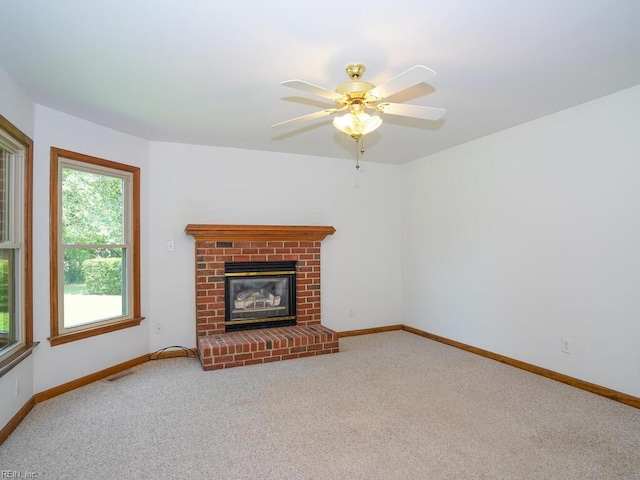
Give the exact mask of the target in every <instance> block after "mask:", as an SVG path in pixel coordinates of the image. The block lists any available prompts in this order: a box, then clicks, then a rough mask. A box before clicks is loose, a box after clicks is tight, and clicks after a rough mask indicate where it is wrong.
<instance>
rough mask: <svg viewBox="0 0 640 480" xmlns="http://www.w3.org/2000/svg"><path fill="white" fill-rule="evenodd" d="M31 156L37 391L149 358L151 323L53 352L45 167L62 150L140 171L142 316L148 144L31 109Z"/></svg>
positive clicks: (146, 302) (146, 303) (146, 292)
mask: <svg viewBox="0 0 640 480" xmlns="http://www.w3.org/2000/svg"><path fill="white" fill-rule="evenodd" d="M35 140H36V141H35V152H34V215H33V230H34V245H33V248H34V252H33V262H34V271H33V282H34V285H33V292H34V339H35V340H39V341H40V345H39V346H38V347H37V348H36V349H35V351H34V357H35V360H34V364H35V391H36V392H41V391H43V390H47V389H49V388H52V387H55V386H58V385H61V384H64V383H66V382H69V381H71V380H75V379H78V378H80V377H83V376H85V375H89V374H91V373H95V372H97V371H100V370H103V369H105V368H108V367H111V366H113V365H116V364H118V363H122V362H125V361H127V360H131V359H132V358H135V357H138V356H140V355H144V354H147V353H149V335H150V329H149V322H148V321H146V320H145V321H143V322H142V324H141V325H140V326H137V327H132V328H127V329H124V330H119V331H117V332H112V333H108V334H104V335H99V336H96V337H91V338H86V339H83V340H79V341H75V342H70V343H66V344H62V345H58V346H55V347H51V346H50V344H49V341H48V340H47V337H48V336H49V334H50V324H49V318H50V316H49V313H50V308H49V301H50V298H49V163H50V159H49V158H50V157H49V155H50V149H51V147H58V148H63V149H66V150H71V151H74V152H79V153H83V154H86V155H91V156H95V157H100V158H106V159H108V160H113V161H116V162H121V163H126V164H129V165H135V166H138V167H140V168H141V184H142V185H141V190H142V192H141V203H142V206H141V216H142V225H141V243H142V248H141V250H142V258H141V270H142V285H141V287H142V313H143V315H144V314H145V312H147V311H148V310H149V307H148V306H149V289H148V278H149V277H148V272H149V261H148V258H149V255H148V253H147V251H146V248H145V246H146V244H147V243H148V220H147V219H148V198H147V197H148V189H149V182H148V171H149V166H148V165H149V144H148V142H147V141H145V140H141V139H139V138H136V137H132V136H130V135H125V134H123V133H120V132H117V131H114V130H111V129H108V128H105V127H102V126H99V125H96V124H93V123H90V122H87V121H84V120H81V119H79V118H76V117H72V116H69V115H65V114H63V113H60V112H57V111H55V110H51V109H49V108H46V107H42V106H40V105H36V107H35Z"/></svg>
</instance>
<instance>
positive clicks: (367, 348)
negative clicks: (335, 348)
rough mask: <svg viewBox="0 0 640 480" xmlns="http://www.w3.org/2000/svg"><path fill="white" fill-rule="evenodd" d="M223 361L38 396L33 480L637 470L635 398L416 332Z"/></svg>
mask: <svg viewBox="0 0 640 480" xmlns="http://www.w3.org/2000/svg"><path fill="white" fill-rule="evenodd" d="M340 346H341V350H342V351H341V352H340V353H339V354H334V355H326V356H321V357H316V358H305V359H298V360H290V361H285V362H277V363H271V364H265V365H257V366H251V367H241V368H233V369H229V370H225V371H213V372H204V371H202V370H201V368H200V365H199V364H198V361H197V360H194V359H168V360H158V361H153V362H149V363H147V364H144V365H141V366H139V367H136V368H135V369H133V373H132V374H131V375H128V376H124V377H122V378H120V379H119V380H116V381H113V382H108V381H106V380H104V381H100V382H96V383H94V384H91V385H88V386H86V387H83V388H81V389H78V390H74V391H72V392H69V393H67V394H65V395H62V396H59V397H56V398H54V399H52V400H49V401H47V402H44V403H41V404H38V405H36V407H35V408H34V409H33V410H32V412H31V413H30V414H29V415H28V416H27V418H26V419H25V420H24V421H23V422H22V424H20V426H19V427H18V428H17V429H16V431H15V432H14V433H13V434H12V435H11V436H10V437H9V438H8V439H7V441H6V442H5V443H4V444H3V445H2V446H0V470H2V469H5V470H6V469H9V470H17V471H21V472H34V473H35V474H37V478H38V479H55V480H62V479H81V478H91V479H109V480H112V479H133V478H135V479H153V480H157V479H181V478H191V479H199V478H207V479H225V480H231V479H295V480H302V479H318V480H319V479H367V480H369V479H385V480H386V479H432V480H440V479H452V480H453V479H455V480H461V479H510V480H515V479H518V480H519V479H532V480H533V479H535V480H540V479H563V480H568V479H575V480H583V479H606V480H611V479H640V410H638V409H634V408H633V407H629V406H626V405H623V404H619V403H616V402H614V401H612V400H608V399H606V398H602V397H598V396H596V395H593V394H590V393H588V392H584V391H581V390H577V389H574V388H572V387H569V386H567V385H564V384H561V383H557V382H554V381H552V380H548V379H546V378H543V377H539V376H537V375H534V374H530V373H527V372H524V371H522V370H518V369H515V368H512V367H509V366H506V365H503V364H501V363H498V362H495V361H492V360H488V359H485V358H482V357H478V356H475V355H473V354H470V353H466V352H463V351H460V350H457V349H454V348H452V347H447V346H444V345H441V344H438V343H435V342H432V341H430V340H427V339H424V338H422V337H418V336H415V335H412V334H410V333H407V332H401V331H396V332H389V333H381V334H376V335H368V336H363V337H352V338H344V339H341V341H340Z"/></svg>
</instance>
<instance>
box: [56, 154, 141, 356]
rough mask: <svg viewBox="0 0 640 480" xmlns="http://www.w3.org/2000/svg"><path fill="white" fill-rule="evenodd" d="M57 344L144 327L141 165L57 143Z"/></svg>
mask: <svg viewBox="0 0 640 480" xmlns="http://www.w3.org/2000/svg"><path fill="white" fill-rule="evenodd" d="M51 179H52V188H51V196H52V197H51V218H52V220H53V222H52V225H55V227H54V226H52V231H51V258H52V262H51V286H52V287H51V288H52V292H51V300H52V305H51V307H52V308H51V311H52V320H51V337H50V339H49V340H50V341H51V344H52V345H58V344H61V343H66V342H69V341H72V340H78V339H81V338H86V337H89V336H94V335H99V334H102V333H106V332H111V331H114V330H119V329H122V328H127V327H131V326H135V325H138V324H139V323H140V321H141V320H142V318H141V316H140V260H139V231H140V201H139V185H140V171H139V169H138V168H137V167H132V166H129V165H124V164H121V163H116V162H112V161H109V160H104V159H101V158H96V157H90V156H88V155H83V154H79V153H74V152H69V151H66V150H61V149H58V148H52V149H51Z"/></svg>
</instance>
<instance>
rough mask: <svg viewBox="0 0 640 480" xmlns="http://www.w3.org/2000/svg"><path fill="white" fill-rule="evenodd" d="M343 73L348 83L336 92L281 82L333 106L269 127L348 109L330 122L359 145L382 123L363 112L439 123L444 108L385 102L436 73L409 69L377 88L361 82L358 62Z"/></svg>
mask: <svg viewBox="0 0 640 480" xmlns="http://www.w3.org/2000/svg"><path fill="white" fill-rule="evenodd" d="M345 70H346V72H347V75H348V76H349V77H350V78H351V81H350V82H346V83H343V84H342V85H340V86H338V87H337V88H336V89H335V90H329V89H327V88H324V87H319V86H317V85H313V84H311V83H309V82H305V81H303V80H287V81H285V82H282V84H281V85H284V86H286V87H291V88H296V89H298V90H302V91H303V92H307V93H311V94H313V95H318V96H320V97H323V98H326V99H329V100H332V101H333V102H334V103H335V107H332V108H326V109H324V110H320V111H318V112H314V113H310V114H307V115H303V116H301V117H297V118H293V119H291V120H287V121H284V122H280V123H276V124H275V125H272V127H276V128H277V127H285V126H291V125H296V124H299V123H303V122H307V121H309V120H315V119H317V118H322V117H325V116H328V115H334V114H336V113H338V112H342V111H345V110H348V113H346V114H345V115H343V116H339V117H335V118H334V119H333V125H334V126H335V127H336V128H337V129H338V130H340V131H341V132H344V133H346V134H347V135H349V136H351V137H352V138H353V139H354V140H355V141H356V142H358V141H359V140H360V139H361V138H362V137H363V136H364V135H366V134H367V133H370V132H372V131H374V130H375V129H376V128H378V127H379V126H380V125H381V124H382V119H381V118H380V117H379V116H378V115H375V114H374V115H369V114H368V113H366V110H372V111H374V112H375V113H381V114H385V115H398V116H403V117H412V118H419V119H423V120H439V119H440V118H442V117H443V116H444V114H445V112H446V110H445V109H443V108H434V107H423V106H419V105H405V104H401V103H390V102H386V101H384V100H385V98H387V97H389V96H391V95H393V94H395V93H398V92H401V91H402V90H406V89H407V88H409V87H412V86H414V85H417V84H419V83H422V82H427V81H428V80H431V79H432V78H433V77H435V76H436V72H434V71H433V70H431V69H430V68H427V67H425V66H424V65H416V66H414V67H411V68H410V69H409V70H407V71H405V72H402V73H401V74H399V75H396V76H395V77H393V78H391V79H389V80H387V81H386V82H384V83H383V84H381V85H378V86H375V85H374V84H373V83H369V82H365V81H363V80H361V77H362V75H363V74H364V72H365V70H366V68H365V66H364V65H363V64H361V63H350V64H349V65H347V66H346V68H345ZM356 168H357V167H356Z"/></svg>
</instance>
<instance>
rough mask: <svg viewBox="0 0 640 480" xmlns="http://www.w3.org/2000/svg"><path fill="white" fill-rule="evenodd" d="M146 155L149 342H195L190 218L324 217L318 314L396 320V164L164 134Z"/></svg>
mask: <svg viewBox="0 0 640 480" xmlns="http://www.w3.org/2000/svg"><path fill="white" fill-rule="evenodd" d="M150 157H151V162H150V176H149V184H150V201H149V204H150V215H149V220H150V235H149V237H150V239H151V242H150V244H149V247H148V249H149V254H150V257H151V258H150V270H149V275H150V299H149V300H150V310H149V319H150V320H151V321H152V322H160V323H162V325H163V330H164V333H162V334H154V335H152V336H151V347H152V348H151V351H155V350H157V349H160V348H163V347H166V346H171V345H183V346H187V347H193V346H195V293H194V292H195V290H194V265H195V263H194V262H195V258H194V239H193V237H190V236H188V235H187V234H185V233H184V228H185V226H186V225H187V224H189V223H216V224H217V223H219V224H261V225H267V224H271V225H333V226H334V227H335V228H336V233H335V234H334V235H331V236H329V237H327V238H326V239H325V240H324V241H323V242H322V265H321V267H322V323H323V324H325V325H326V326H328V327H330V328H333V329H335V330H339V331H345V330H353V329H360V328H368V327H376V326H381V325H390V324H395V323H398V322H399V321H400V291H401V288H400V279H401V264H400V261H401V254H400V241H401V225H400V177H399V167H397V166H392V165H379V164H368V163H363V166H362V168H361V171H360V172H358V173H356V170H355V168H354V163H353V162H352V161H350V160H346V159H345V160H335V159H328V158H319V157H311V156H297V155H284V154H276V153H268V152H258V151H249V150H237V149H229V148H215V147H204V146H193V145H183V144H171V143H152V144H151V154H150ZM167 240H173V241H174V242H175V252H171V253H170V252H167V250H166V242H167ZM350 309H353V312H354V314H353V317H349V316H348V315H349V310H350Z"/></svg>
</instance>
